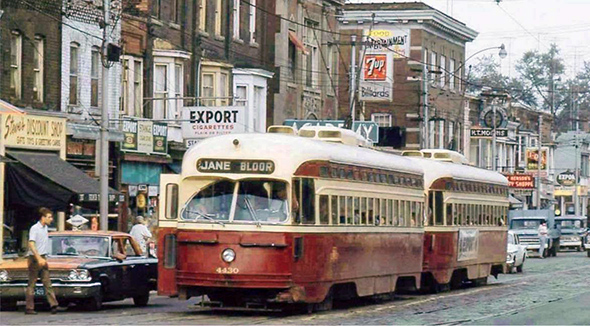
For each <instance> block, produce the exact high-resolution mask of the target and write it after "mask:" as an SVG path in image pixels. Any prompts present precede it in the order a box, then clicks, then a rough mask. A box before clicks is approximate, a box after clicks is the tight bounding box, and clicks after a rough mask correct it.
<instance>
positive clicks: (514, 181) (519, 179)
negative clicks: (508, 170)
mask: <svg viewBox="0 0 590 326" xmlns="http://www.w3.org/2000/svg"><path fill="white" fill-rule="evenodd" d="M506 178H507V179H508V187H510V188H515V189H533V188H535V177H533V175H531V174H508V175H506Z"/></svg>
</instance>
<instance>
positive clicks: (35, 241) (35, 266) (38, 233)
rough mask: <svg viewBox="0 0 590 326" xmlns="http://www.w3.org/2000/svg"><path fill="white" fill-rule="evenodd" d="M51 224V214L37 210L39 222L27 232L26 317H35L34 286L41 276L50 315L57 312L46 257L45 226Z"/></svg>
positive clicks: (47, 242) (47, 246) (47, 250)
mask: <svg viewBox="0 0 590 326" xmlns="http://www.w3.org/2000/svg"><path fill="white" fill-rule="evenodd" d="M51 222H53V213H52V212H51V211H50V210H49V209H47V208H45V207H41V208H39V221H38V222H37V223H36V224H35V225H33V226H32V227H31V229H30V230H29V252H28V254H27V256H28V267H29V283H28V285H27V289H26V291H25V299H26V303H27V308H26V310H25V313H26V314H27V315H36V314H37V312H35V286H36V284H37V279H38V278H39V276H41V282H42V283H43V287H44V288H45V295H46V296H47V301H48V302H49V305H50V306H51V313H52V314H55V313H56V312H57V305H58V303H57V299H56V298H55V293H54V292H53V288H52V287H51V279H50V278H49V267H48V265H47V255H48V254H49V235H48V233H47V226H48V225H49V224H51Z"/></svg>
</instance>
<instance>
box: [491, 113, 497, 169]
mask: <svg viewBox="0 0 590 326" xmlns="http://www.w3.org/2000/svg"><path fill="white" fill-rule="evenodd" d="M492 112H493V117H494V122H493V126H492V171H498V149H497V148H496V103H493V104H492Z"/></svg>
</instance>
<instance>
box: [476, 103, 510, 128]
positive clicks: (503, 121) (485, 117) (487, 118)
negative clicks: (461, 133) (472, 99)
mask: <svg viewBox="0 0 590 326" xmlns="http://www.w3.org/2000/svg"><path fill="white" fill-rule="evenodd" d="M507 117H508V115H507V113H506V110H505V109H504V108H502V107H499V106H496V117H495V120H494V106H488V107H486V108H485V109H483V110H481V112H480V114H479V120H480V124H481V125H482V126H485V127H487V128H494V125H495V127H496V128H506V126H507V125H508V119H507ZM494 122H495V123H494Z"/></svg>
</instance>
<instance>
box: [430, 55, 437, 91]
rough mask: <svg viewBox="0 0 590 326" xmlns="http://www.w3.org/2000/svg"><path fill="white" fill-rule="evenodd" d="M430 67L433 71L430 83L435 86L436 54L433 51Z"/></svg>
mask: <svg viewBox="0 0 590 326" xmlns="http://www.w3.org/2000/svg"><path fill="white" fill-rule="evenodd" d="M430 67H431V68H432V69H431V73H430V83H432V84H433V85H435V84H436V69H434V68H436V52H434V51H432V52H430Z"/></svg>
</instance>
